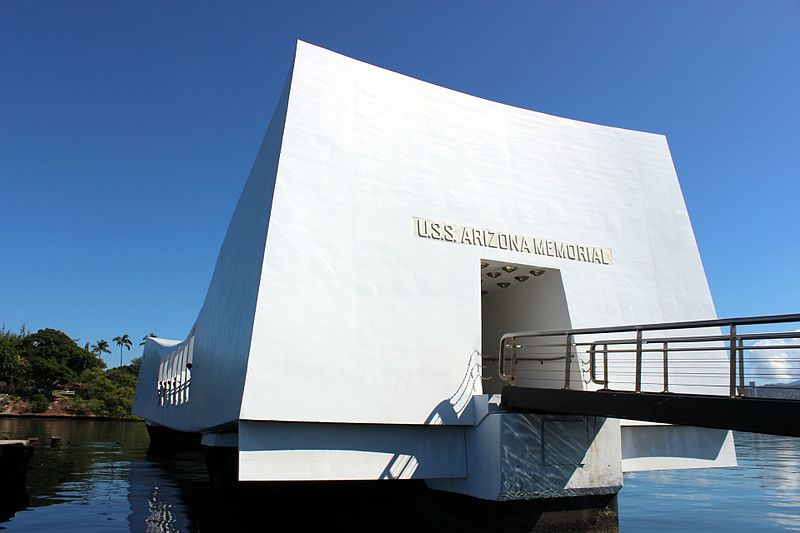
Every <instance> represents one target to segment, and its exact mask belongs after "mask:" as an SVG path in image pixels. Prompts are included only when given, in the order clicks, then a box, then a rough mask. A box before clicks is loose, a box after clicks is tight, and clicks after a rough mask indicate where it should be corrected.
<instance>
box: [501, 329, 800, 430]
mask: <svg viewBox="0 0 800 533" xmlns="http://www.w3.org/2000/svg"><path fill="white" fill-rule="evenodd" d="M561 361H563V368H561V365H560V362H561ZM498 375H499V377H500V378H501V379H503V380H504V381H506V382H508V385H506V386H504V387H503V389H502V405H503V406H504V407H505V408H507V409H509V410H512V411H524V412H536V413H557V414H579V415H592V416H603V417H611V418H621V419H629V420H642V421H648V422H663V423H669V424H679V425H685V426H698V427H707V428H718V429H732V430H737V431H750V432H754V433H767V434H773V435H787V436H792V437H800V314H796V315H777V316H762V317H748V318H735V319H722V320H703V321H694V322H674V323H662V324H646V325H639V326H621V327H606V328H589V329H571V330H561V331H541V332H519V333H508V334H506V335H504V336H503V337H502V339H501V341H500V348H499V357H498Z"/></svg>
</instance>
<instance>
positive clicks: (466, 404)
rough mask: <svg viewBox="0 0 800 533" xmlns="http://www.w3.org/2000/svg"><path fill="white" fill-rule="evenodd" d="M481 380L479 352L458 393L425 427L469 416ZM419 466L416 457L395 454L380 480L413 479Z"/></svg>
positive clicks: (472, 357) (472, 356)
mask: <svg viewBox="0 0 800 533" xmlns="http://www.w3.org/2000/svg"><path fill="white" fill-rule="evenodd" d="M479 379H481V354H480V353H478V351H477V350H475V351H473V352H472V354H470V357H469V360H468V362H467V367H466V370H465V371H464V376H463V377H462V378H461V382H460V383H459V385H458V387H457V388H456V391H455V392H454V393H453V394H452V395H451V396H450V398H448V399H447V400H443V401H441V402H440V403H439V404H438V405H437V406H436V407H435V408H434V409H433V411H431V413H430V414H429V415H428V417H427V418H426V419H425V425H434V426H436V425H442V424H456V423H458V421H459V419H461V417H462V416H464V415H467V416H468V415H469V413H468V412H467V410H468V409H470V408H472V407H473V406H472V398H473V395H474V394H475V385H476V384H477V382H478V380H479ZM418 466H419V463H418V462H417V459H416V457H413V456H409V455H401V454H395V455H394V456H392V458H391V459H390V460H389V462H388V463H387V464H386V468H385V469H384V470H383V473H382V474H381V476H380V479H403V478H408V477H411V476H412V475H413V473H414V471H415V470H416V469H417V467H418Z"/></svg>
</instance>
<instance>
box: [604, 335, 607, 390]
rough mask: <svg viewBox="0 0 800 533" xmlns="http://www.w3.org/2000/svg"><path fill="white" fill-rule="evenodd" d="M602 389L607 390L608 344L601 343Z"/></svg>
mask: <svg viewBox="0 0 800 533" xmlns="http://www.w3.org/2000/svg"><path fill="white" fill-rule="evenodd" d="M603 390H608V344H604V345H603Z"/></svg>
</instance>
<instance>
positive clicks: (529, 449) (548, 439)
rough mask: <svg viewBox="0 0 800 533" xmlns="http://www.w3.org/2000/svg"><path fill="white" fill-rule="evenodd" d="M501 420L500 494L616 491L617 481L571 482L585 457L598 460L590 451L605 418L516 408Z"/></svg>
mask: <svg viewBox="0 0 800 533" xmlns="http://www.w3.org/2000/svg"><path fill="white" fill-rule="evenodd" d="M502 423H503V428H502V430H501V434H502V442H501V448H500V454H501V457H500V469H501V470H500V472H501V480H500V496H499V499H501V500H517V499H526V498H551V497H562V496H576V495H585V494H587V493H589V494H596V495H603V494H613V493H616V491H617V489H618V488H617V487H603V486H598V487H593V488H581V489H580V490H579V491H578V490H574V489H570V488H568V485H569V483H570V480H572V479H573V477H574V476H575V474H576V473H577V472H578V471H579V470H581V469H582V468H584V466H585V464H584V461H587V462H588V461H590V460H591V461H593V462H596V459H595V458H591V457H589V451H590V447H591V445H592V443H593V442H594V440H595V438H597V435H598V434H599V433H600V430H601V429H602V428H603V426H604V425H605V424H606V419H605V418H600V417H584V416H561V415H531V414H521V413H514V414H513V415H511V416H505V417H503V422H502Z"/></svg>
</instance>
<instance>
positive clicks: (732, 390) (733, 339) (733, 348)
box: [728, 324, 736, 398]
mask: <svg viewBox="0 0 800 533" xmlns="http://www.w3.org/2000/svg"><path fill="white" fill-rule="evenodd" d="M730 328H731V331H730V335H731V338H730V340H729V341H728V342H729V343H730V346H729V348H730V351H731V361H730V364H731V366H730V373H731V381H730V391H728V393H729V394H730V397H731V398H735V397H736V324H731V326H730Z"/></svg>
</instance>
